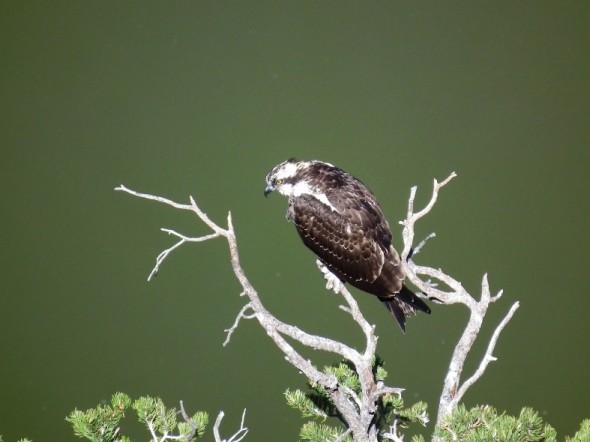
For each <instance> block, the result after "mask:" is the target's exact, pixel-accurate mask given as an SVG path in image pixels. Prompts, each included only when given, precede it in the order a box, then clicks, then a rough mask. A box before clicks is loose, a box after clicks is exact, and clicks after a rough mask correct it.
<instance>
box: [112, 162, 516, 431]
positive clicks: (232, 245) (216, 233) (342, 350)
mask: <svg viewBox="0 0 590 442" xmlns="http://www.w3.org/2000/svg"><path fill="white" fill-rule="evenodd" d="M454 177H456V174H455V173H454V172H453V173H451V174H450V175H449V176H448V177H447V178H446V179H445V180H443V181H442V182H440V183H439V182H438V181H437V180H434V185H433V190H432V195H431V197H430V200H429V201H428V203H427V204H426V206H425V207H424V208H423V209H422V210H420V211H418V212H414V200H415V196H416V192H417V187H413V188H412V189H411V191H410V198H409V200H408V211H407V217H406V219H405V220H404V221H402V222H400V224H402V225H403V226H404V228H403V241H404V247H403V250H402V253H401V256H402V259H403V261H404V262H406V274H407V279H408V280H409V281H411V282H412V283H413V284H414V285H416V286H417V287H418V288H419V289H420V290H422V291H423V292H424V293H426V295H423V296H426V297H428V298H431V299H435V300H437V301H440V302H441V303H444V304H456V303H460V304H464V305H465V306H466V307H467V308H468V309H469V311H470V318H469V321H468V324H467V327H466V328H465V330H464V332H463V334H462V336H461V338H460V339H459V341H458V343H457V345H456V347H455V350H454V352H453V355H452V358H451V362H450V364H449V370H448V373H447V375H446V377H445V381H444V386H443V391H442V393H441V397H440V403H439V412H438V418H437V425H440V424H441V423H442V422H443V420H444V419H445V417H446V416H448V415H449V414H450V413H451V412H452V411H453V410H454V409H455V408H456V407H457V404H458V403H459V401H460V400H461V399H462V397H463V396H464V394H465V393H466V391H467V390H468V389H469V387H471V385H473V384H474V383H475V382H476V381H477V380H478V379H479V378H480V377H481V376H482V375H483V373H484V372H485V370H486V368H487V366H488V364H489V363H490V362H491V361H493V360H495V359H496V358H495V357H494V356H493V354H492V353H493V351H494V348H495V345H496V343H497V341H498V338H499V335H500V333H501V332H502V330H503V328H504V327H505V326H506V324H507V323H508V322H509V321H510V319H512V317H513V315H514V313H515V311H516V309H517V308H518V306H519V304H518V302H516V303H515V304H514V305H513V306H512V307H511V309H510V310H509V312H508V313H507V314H506V316H505V317H504V319H503V320H502V322H501V323H500V324H499V325H498V326H497V328H496V330H495V331H494V334H493V335H492V337H491V339H490V342H489V344H488V348H487V351H486V353H485V355H484V357H483V359H482V361H481V363H480V365H479V367H478V369H477V370H476V371H475V373H474V374H473V375H472V376H471V377H470V378H468V379H467V380H466V381H464V382H463V383H462V384H461V382H460V380H461V375H462V372H463V367H464V364H465V360H466V358H467V355H468V353H469V351H470V350H471V348H472V346H473V343H474V342H475V339H476V337H477V335H478V333H479V331H480V328H481V324H482V322H483V318H484V316H485V314H486V312H487V308H488V306H489V304H490V303H492V302H495V301H497V300H498V299H499V298H500V296H501V294H502V292H501V291H500V292H499V293H498V294H497V295H496V296H491V294H490V289H489V284H488V279H487V275H484V277H483V280H482V285H481V297H480V300H479V301H476V300H475V299H474V298H473V296H471V295H470V294H469V293H468V292H467V290H465V288H463V286H462V285H461V283H460V282H459V281H457V280H456V279H454V278H452V277H451V276H449V275H447V274H445V273H444V272H443V271H442V270H441V269H435V268H432V267H425V266H419V265H417V264H415V263H414V261H413V260H412V259H408V257H409V256H411V254H412V253H413V254H414V256H415V255H417V254H418V253H419V252H420V251H421V249H422V248H423V247H425V245H426V243H427V241H428V240H430V239H432V238H434V237H435V234H434V233H431V234H430V235H428V236H427V237H426V238H425V239H424V240H422V241H421V242H420V243H418V244H417V245H416V246H414V237H415V224H416V223H417V221H418V220H420V219H421V218H422V217H424V216H425V215H427V214H428V213H429V212H430V211H431V210H432V209H433V207H434V205H435V203H436V202H437V200H438V196H439V191H440V189H441V188H442V187H444V186H445V185H446V184H448V183H449V182H450V181H451V180H452V179H453V178H454ZM115 190H118V191H123V192H126V193H128V194H131V195H133V196H136V197H138V198H144V199H149V200H153V201H157V202H160V203H163V204H166V205H169V206H172V207H174V208H177V209H180V210H188V211H191V212H194V213H195V214H196V215H197V216H198V217H199V219H201V220H202V221H203V222H204V223H205V224H206V225H207V226H208V227H209V228H210V229H211V230H212V232H213V233H211V234H209V235H205V236H201V237H197V238H191V237H187V236H185V235H182V234H180V233H178V232H176V231H174V230H170V229H162V230H163V231H164V232H166V233H168V234H171V235H174V236H176V237H177V238H178V239H179V240H178V242H177V243H175V244H174V245H173V246H171V247H169V248H168V249H166V250H164V251H163V252H162V253H160V254H159V255H158V257H157V259H156V264H155V266H154V268H153V269H152V271H151V273H150V275H149V277H148V280H149V279H151V278H152V277H153V276H154V275H155V274H156V273H157V272H158V271H159V269H160V268H161V266H162V264H163V263H164V261H165V260H166V258H167V257H168V256H169V255H170V253H171V252H173V251H174V250H176V249H177V248H178V247H180V246H181V245H183V244H186V243H188V242H200V241H207V240H210V239H215V238H218V237H224V238H225V239H226V241H227V243H228V247H229V251H230V258H231V265H232V269H233V271H234V274H235V276H236V278H237V280H238V281H239V283H240V285H241V286H242V293H241V296H246V297H247V298H248V302H247V303H246V304H245V305H244V307H243V308H242V309H241V310H240V312H239V313H238V315H237V316H236V319H235V321H234V323H233V325H232V326H231V327H230V328H229V329H227V330H225V331H226V333H227V336H226V339H225V342H224V343H223V345H224V346H225V345H227V344H228V343H229V342H230V339H231V337H232V335H233V333H234V332H235V330H236V329H237V327H238V325H239V324H240V321H241V319H254V318H255V319H257V320H258V322H259V323H260V325H261V326H262V327H263V328H264V330H265V331H266V333H267V334H268V336H269V337H270V338H271V339H272V340H273V341H274V343H275V344H276V345H277V347H279V348H280V349H281V351H283V353H284V354H285V358H286V359H287V361H289V363H291V364H292V365H293V366H295V367H296V368H297V369H298V370H299V371H301V372H302V373H303V374H304V375H305V376H306V377H307V378H308V380H309V381H310V382H311V383H312V384H318V385H321V386H322V387H323V388H324V389H325V390H326V391H327V392H328V394H329V395H330V398H331V399H332V401H333V403H334V404H335V406H336V407H337V409H338V410H339V412H340V413H341V415H342V417H343V419H344V421H345V422H346V423H347V425H348V428H347V430H346V431H345V432H344V433H342V435H341V436H340V437H339V438H338V439H344V438H345V437H346V436H347V435H349V434H352V437H353V439H354V440H355V441H363V442H365V441H366V442H369V441H371V442H373V441H376V440H377V430H376V427H375V425H374V422H373V421H374V413H375V410H376V407H377V401H378V399H379V397H381V395H383V394H387V393H397V394H399V393H401V391H403V389H394V388H390V387H386V386H384V385H382V383H380V382H379V383H376V382H375V379H374V375H373V372H372V368H373V367H372V364H373V358H374V356H375V351H376V346H377V336H376V335H375V328H374V326H372V325H371V324H369V322H368V321H367V320H366V319H365V318H364V316H363V314H362V312H361V311H360V309H359V307H358V304H357V303H356V301H355V299H354V298H353V297H352V295H351V294H350V293H349V292H348V290H347V289H346V287H345V286H343V285H338V284H336V283H335V282H334V281H328V284H327V287H329V288H332V289H335V291H337V292H339V293H340V294H341V295H342V297H343V298H344V300H345V302H346V304H347V306H346V307H344V306H343V307H342V308H343V310H345V311H346V312H348V313H349V314H350V315H351V318H352V319H353V320H354V321H355V322H356V323H357V324H358V325H359V327H360V328H361V330H362V331H363V334H364V336H365V349H364V350H363V351H362V352H359V351H357V350H355V349H353V348H351V347H349V346H347V345H345V344H343V343H341V342H338V341H334V340H332V339H329V338H325V337H322V336H317V335H313V334H309V333H307V332H305V331H303V330H301V329H299V328H298V327H295V326H293V325H290V324H286V323H284V322H282V321H280V320H279V319H278V318H276V317H275V316H274V315H272V314H271V313H270V312H269V311H268V310H266V308H265V307H264V306H263V304H262V302H261V301H260V298H259V296H258V293H257V291H256V290H255V289H254V287H253V286H252V284H251V283H250V281H249V280H248V278H247V277H246V275H245V273H244V270H243V269H242V266H241V264H240V258H239V253H238V245H237V240H236V236H235V231H234V227H233V224H232V218H231V213H229V214H228V217H227V228H226V229H225V228H222V227H220V226H219V225H217V224H216V223H214V222H213V221H211V220H210V219H209V217H208V216H207V215H206V214H205V213H204V212H203V211H202V210H201V209H200V208H199V206H198V205H197V204H196V202H195V200H194V199H193V197H190V204H180V203H177V202H174V201H172V200H169V199H166V198H162V197H159V196H154V195H150V194H145V193H140V192H136V191H134V190H131V189H128V188H126V187H125V186H119V187H117V188H115ZM320 269H321V265H320ZM424 277H426V278H427V279H423V278H424ZM436 281H438V282H442V283H444V285H446V287H448V289H446V288H438V284H437V282H436ZM335 284H336V285H335ZM248 311H251V312H252V313H249V314H247V312H248ZM286 338H290V339H292V340H295V341H297V342H299V343H301V344H303V345H304V346H307V347H310V348H313V349H316V350H322V351H327V352H331V353H334V354H337V355H339V356H341V357H342V358H344V359H347V360H349V361H350V362H351V363H352V364H353V365H354V367H355V369H356V372H357V373H358V376H359V381H360V384H361V393H360V394H356V393H355V392H354V391H352V390H351V389H349V388H346V387H345V386H343V385H339V384H338V380H337V379H336V378H335V377H334V376H331V375H327V374H325V373H323V372H322V371H320V370H318V369H317V368H316V367H314V366H313V364H312V363H311V362H310V361H309V360H308V359H305V358H304V357H303V356H302V355H301V354H300V353H299V352H298V351H296V350H295V349H294V348H293V346H292V345H291V344H290V343H289V342H288V341H287V339H286ZM222 418H223V413H220V415H219V416H218V418H217V421H216V423H215V427H214V433H215V440H216V442H220V441H221V438H220V437H219V425H220V423H221V419H222ZM425 420H426V417H425ZM396 425H397V424H396V422H394V423H393V425H392V427H391V429H390V432H389V433H386V434H384V435H382V436H383V437H385V438H389V439H391V440H401V436H399V435H398V434H397V426H396ZM246 432H247V429H244V427H243V418H242V428H241V429H240V431H238V433H236V434H235V435H234V436H232V438H231V439H229V441H228V442H237V441H239V440H241V439H242V438H243V437H244V436H245V433H246Z"/></svg>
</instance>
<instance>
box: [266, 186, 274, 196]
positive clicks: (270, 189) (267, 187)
mask: <svg viewBox="0 0 590 442" xmlns="http://www.w3.org/2000/svg"><path fill="white" fill-rule="evenodd" d="M274 190H275V188H274V187H272V186H270V185H268V186H266V189H264V196H265V197H268V194H269V193H271V192H273V191H274Z"/></svg>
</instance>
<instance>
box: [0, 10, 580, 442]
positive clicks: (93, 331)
mask: <svg viewBox="0 0 590 442" xmlns="http://www.w3.org/2000/svg"><path fill="white" fill-rule="evenodd" d="M589 22H590V13H589V7H588V5H587V4H586V3H585V2H567V3H565V2H543V1H537V2H532V1H529V2H514V3H513V2H492V3H477V4H475V3H472V2H445V3H431V2H424V3H421V4H419V3H415V2H408V3H401V2H378V3H371V4H365V3H360V2H322V3H317V2H297V3H286V2H248V3H247V4H246V3H238V2H234V3H229V2H227V3H217V2H193V3H190V4H189V3H181V2H166V3H158V4H154V3H152V4H149V5H148V4H146V3H144V2H100V3H99V2H95V3H89V2H52V3H51V4H49V3H38V2H12V3H8V2H4V3H3V5H2V6H1V7H0V33H1V37H2V38H1V39H0V41H1V43H0V45H1V48H2V52H1V53H2V70H1V71H0V80H1V81H0V91H1V97H2V106H1V107H0V113H1V119H0V121H1V124H2V127H1V130H0V148H1V149H0V168H1V169H0V172H1V173H0V195H1V198H2V218H1V219H2V221H1V223H0V235H1V241H2V253H1V254H0V257H1V261H0V284H1V285H0V287H1V291H0V351H1V354H2V357H1V363H0V434H3V435H4V438H5V440H6V441H13V440H16V439H17V438H18V437H25V436H26V437H30V438H32V439H34V440H36V441H42V440H74V439H75V438H74V436H73V433H72V432H71V430H70V428H69V426H68V424H67V423H66V422H65V421H64V417H65V416H66V415H67V414H68V413H69V412H70V411H71V410H72V409H74V408H75V407H78V408H82V409H85V408H88V407H91V406H95V405H96V404H98V403H99V402H100V401H103V400H106V399H108V398H110V395H111V394H112V393H114V392H115V391H118V390H122V391H125V392H127V393H129V394H131V395H132V396H134V397H137V396H139V395H142V394H152V395H159V396H161V397H162V398H163V399H164V400H165V401H166V402H167V403H169V404H170V405H173V404H175V403H177V401H178V400H180V399H183V400H184V401H185V404H186V405H187V407H189V409H191V410H195V409H204V410H206V411H209V412H210V413H211V414H213V415H216V414H217V412H218V411H219V410H220V409H223V410H224V411H225V412H226V416H227V417H226V420H225V425H224V426H223V429H224V430H225V437H228V436H229V435H230V434H232V433H233V431H234V430H235V429H236V428H237V426H238V423H239V418H240V415H241V411H242V409H243V408H247V409H248V415H247V425H248V426H249V427H250V428H251V433H250V435H249V436H248V437H247V440H253V441H254V440H257V441H260V440H277V435H280V439H284V440H295V439H296V436H297V431H298V428H299V426H300V424H301V421H300V419H299V416H298V415H297V413H296V412H295V411H292V410H290V409H288V408H287V406H286V405H284V401H283V397H282V392H283V391H284V390H285V389H286V388H297V387H303V386H304V380H303V378H302V377H301V376H300V375H299V374H298V373H297V372H296V371H295V370H294V369H293V368H292V367H290V366H289V365H288V364H287V363H286V362H285V361H284V359H283V357H282V355H281V354H280V353H279V352H278V350H276V349H275V348H274V347H273V345H272V343H271V342H270V340H269V339H268V338H267V337H266V335H265V334H264V333H263V332H262V331H261V330H260V329H259V328H258V327H257V326H256V324H255V323H253V322H248V323H244V324H242V326H241V327H240V329H239V330H238V332H237V333H236V334H235V335H234V338H233V341H232V343H231V345H230V346H228V347H226V348H223V347H222V346H221V343H222V342H223V340H224V338H225V335H224V332H223V330H224V329H225V328H227V327H228V326H230V325H231V324H232V322H233V320H234V318H235V315H236V314H237V312H238V311H239V309H240V308H241V307H242V305H243V302H244V300H243V299H242V298H240V297H239V296H238V294H239V287H238V284H237V283H236V281H235V280H234V279H233V277H232V274H231V272H230V267H229V263H228V259H227V258H228V253H227V251H226V248H225V245H224V243H223V242H222V241H216V242H210V243H204V244H199V245H192V246H187V247H185V248H184V249H181V250H180V251H178V252H177V253H175V254H174V255H173V256H172V257H171V258H170V260H169V261H168V262H167V263H166V264H165V266H164V268H163V269H162V271H161V272H160V274H159V275H158V277H157V278H156V279H155V280H154V281H153V282H151V283H147V282H146V277H147V275H148V273H149V271H150V269H151V267H152V265H153V263H154V260H155V257H156V255H157V254H158V253H159V252H160V251H161V250H162V249H163V248H165V247H166V246H168V245H170V244H171V238H169V237H167V236H166V235H165V234H163V233H161V232H160V231H159V228H160V227H170V228H176V229H178V230H181V231H183V232H185V233H187V234H193V235H199V234H203V233H206V229H205V228H204V227H203V226H202V225H201V224H199V223H198V222H196V221H195V220H194V219H193V218H192V217H191V216H190V215H188V214H183V213H180V212H174V211H173V210H171V209H167V208H164V207H161V206H158V205H156V204H155V203H148V202H145V201H140V200H135V199H133V198H131V197H128V196H125V195H122V194H119V193H115V192H114V191H113V188H114V187H115V186H116V185H118V184H121V183H124V184H125V185H127V186H130V187H133V188H136V189H138V190H141V191H146V192H153V193H158V194H161V195H164V196H168V197H171V198H175V199H178V200H182V201H186V200H187V198H188V195H189V194H190V195H193V196H195V198H197V200H198V201H199V202H200V203H201V206H202V208H203V209H204V210H205V211H207V213H208V214H209V215H210V216H212V217H213V218H214V219H216V220H218V221H219V222H223V220H224V219H225V216H226V213H227V211H228V210H230V209H231V210H232V213H233V216H234V221H235V224H236V229H237V234H238V238H239V242H240V246H241V256H242V261H243V265H244V267H245V269H246V271H247V272H248V274H249V276H250V278H251V280H252V282H253V283H254V284H255V286H256V288H257V289H258V290H259V291H260V293H261V296H262V298H263V300H264V302H265V303H266V305H267V307H268V308H269V309H270V310H272V311H273V312H275V313H276V314H277V315H278V316H279V317H280V318H282V319H284V320H286V321H290V322H293V323H296V324H299V325H301V326H302V327H304V328H305V329H307V330H309V331H312V332H316V333H323V334H328V335H330V336H332V337H336V338H340V339H346V340H347V341H348V342H351V343H353V344H355V345H359V344H360V342H361V340H360V334H359V333H358V331H357V330H356V329H354V328H353V327H352V326H351V324H350V322H349V321H347V318H346V315H345V314H344V313H342V312H341V311H340V310H338V308H337V305H338V300H337V298H335V297H334V296H329V295H327V294H326V293H325V291H324V290H323V283H322V281H321V278H320V277H319V275H318V272H317V270H316V268H315V265H314V259H313V258H312V256H311V254H310V253H309V252H308V251H307V250H305V248H304V247H303V246H301V245H300V244H299V240H298V238H297V237H296V234H295V232H294V229H293V227H292V226H290V225H289V224H287V223H286V222H285V221H284V212H285V210H286V201H285V200H284V199H282V198H280V197H277V196H274V195H273V197H271V198H269V199H268V200H266V199H264V198H263V197H262V191H263V188H264V175H265V174H266V172H267V171H268V169H270V168H271V167H272V166H274V165H275V164H276V163H278V162H280V161H282V160H284V159H286V158H288V157H291V156H297V157H300V158H305V159H311V158H314V159H322V160H325V161H329V162H332V163H335V164H337V165H339V166H340V167H342V168H344V169H347V170H348V171H350V172H351V173H353V174H355V175H356V176H358V177H359V178H361V179H362V180H363V181H364V182H365V183H366V184H368V185H369V187H371V188H372V189H373V191H374V192H375V193H376V194H377V195H378V196H379V198H380V200H381V203H382V206H383V208H384V211H385V212H386V214H387V216H388V217H389V219H390V223H391V225H392V226H393V227H394V228H397V227H396V226H397V221H398V220H400V219H402V218H403V216H404V211H405V205H406V200H407V196H408V194H409V188H410V187H411V186H413V185H418V186H419V192H420V196H419V198H418V200H419V202H423V201H425V198H426V193H427V192H428V191H429V189H430V185H431V182H432V179H433V178H435V177H436V178H440V179H442V178H444V177H446V176H447V175H448V174H449V173H450V172H451V171H453V170H455V171H457V173H458V174H459V177H458V178H457V179H456V180H455V181H454V182H453V183H452V184H451V185H450V186H449V187H448V188H446V189H445V190H444V192H443V194H442V195H441V199H440V202H439V205H438V206H437V208H436V210H435V211H434V212H433V213H432V215H431V216H430V217H429V218H428V219H427V220H425V221H424V222H423V223H422V224H421V225H420V229H419V234H420V235H422V236H424V235H426V234H428V233H429V232H431V231H433V230H434V231H436V232H437V234H438V237H437V239H435V240H434V241H432V242H431V243H430V244H429V245H428V247H427V248H426V249H425V250H424V251H423V252H422V253H421V254H420V255H419V257H417V260H418V261H419V262H420V263H423V264H428V265H432V266H434V267H442V268H443V269H445V270H446V271H448V272H449V273H451V274H453V275H454V276H455V277H456V278H457V279H459V280H461V281H463V283H464V286H465V287H467V288H469V289H471V290H473V292H475V293H477V291H478V286H479V283H480V281H481V277H482V274H483V273H484V272H487V273H488V274H489V276H490V282H491V285H492V288H493V290H494V291H497V290H499V289H500V288H503V289H504V293H505V294H504V299H503V301H502V302H500V303H498V304H497V305H494V306H493V308H492V309H491V311H490V313H489V318H488V322H487V323H486V327H485V329H484V331H483V335H482V338H484V339H483V341H482V342H481V343H480V345H479V346H478V347H477V349H476V354H474V359H472V360H471V363H470V364H469V367H468V370H472V369H473V368H474V367H475V366H476V365H477V363H478V362H479V361H478V359H477V357H479V356H481V354H482V352H483V349H484V348H485V344H487V339H485V337H487V336H489V334H490V333H491V331H492V330H493V328H494V326H495V324H496V322H497V321H498V320H499V319H500V318H501V317H502V316H503V314H504V313H505V312H506V311H507V310H508V308H509V306H510V304H511V303H512V302H514V301H515V300H517V299H518V300H520V301H521V308H520V310H519V311H518V314H517V316H516V318H515V319H514V320H513V322H512V323H511V324H510V325H509V326H508V328H507V330H506V331H505V333H504V334H503V335H502V338H501V340H500V342H499V344H498V346H497V349H496V352H495V355H496V356H497V357H498V358H499V360H498V361H497V362H495V363H493V364H492V365H491V366H490V367H489V369H488V372H487V374H486V375H485V377H484V378H483V379H482V380H481V381H480V382H479V383H478V384H476V386H475V387H474V388H472V390H470V392H469V393H468V395H467V396H466V397H465V401H466V403H467V404H468V405H474V404H477V403H490V404H492V405H494V406H495V407H497V408H498V409H500V410H507V411H508V412H509V413H518V411H519V410H520V408H521V407H522V406H524V405H528V406H532V407H534V408H535V409H537V410H539V411H540V412H541V413H542V414H543V416H544V417H545V418H546V419H547V421H548V422H549V423H551V424H552V425H553V426H555V427H556V428H557V430H558V432H559V433H560V435H561V436H564V435H565V434H572V433H573V432H574V431H575V430H576V429H577V427H578V425H579V423H580V421H581V420H582V419H583V418H584V417H589V416H590V407H589V406H588V397H589V395H590V383H589V382H588V380H587V372H588V369H587V367H588V366H589V365H590V349H589V346H588V337H589V334H590V325H589V323H588V320H587V312H588V309H589V308H590V301H589V300H588V299H589V297H588V291H589V290H588V284H587V276H586V275H585V271H586V270H585V269H586V268H587V266H588V260H587V252H588V246H589V235H588V220H589V215H590V208H589V204H588V191H589V190H590V185H589V184H590V180H589V178H588V175H587V169H588V166H589V165H590V161H589V160H590V154H589V146H590V125H589V124H588V115H589V111H590V105H589V103H590V81H589V79H590V61H589V60H590V58H589V57H588V53H590V31H589V30H588V29H589V28H588V23H589ZM394 234H395V236H396V238H397V239H398V243H399V235H400V230H399V229H398V230H396V231H395V233H394ZM355 293H357V298H358V299H359V301H360V303H361V307H362V308H363V310H364V311H365V313H366V315H367V316H368V317H369V318H370V319H371V321H373V322H375V323H376V324H377V330H378V332H379V334H380V335H381V339H380V342H379V344H380V348H379V353H380V354H381V355H382V356H383V357H384V358H385V360H386V362H387V368H388V370H389V372H390V381H391V384H393V385H395V386H402V387H405V388H406V389H407V393H406V398H407V399H408V401H414V400H418V399H421V400H426V401H428V402H429V404H430V405H431V409H430V411H431V414H433V415H435V414H436V404H437V397H438V394H439V392H440V388H441V386H442V381H443V378H444V373H445V367H446V365H447V364H448V361H449V358H450V354H451V351H452V348H453V343H454V342H455V341H456V339H457V337H458V334H459V332H460V330H461V328H462V325H463V324H464V321H465V319H466V312H465V311H464V310H463V309H462V308H460V307H456V306H451V307H439V306H435V307H434V308H433V310H434V311H433V314H432V316H431V317H424V316H422V317H419V318H415V319H412V320H410V321H409V323H408V333H407V335H405V336H402V335H401V334H400V333H399V330H398V329H397V326H396V325H395V324H394V323H393V321H392V320H391V318H389V317H388V316H387V313H386V312H385V310H384V309H383V308H382V307H381V306H379V303H377V302H375V300H374V299H373V298H372V297H369V296H366V295H364V294H361V293H358V292H355ZM316 360H317V361H318V364H323V363H329V362H331V361H333V359H332V358H331V357H330V356H327V355H320V356H319V357H318V358H317V359H316ZM269 416H270V418H269ZM140 434H141V438H144V439H145V437H146V433H140Z"/></svg>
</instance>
